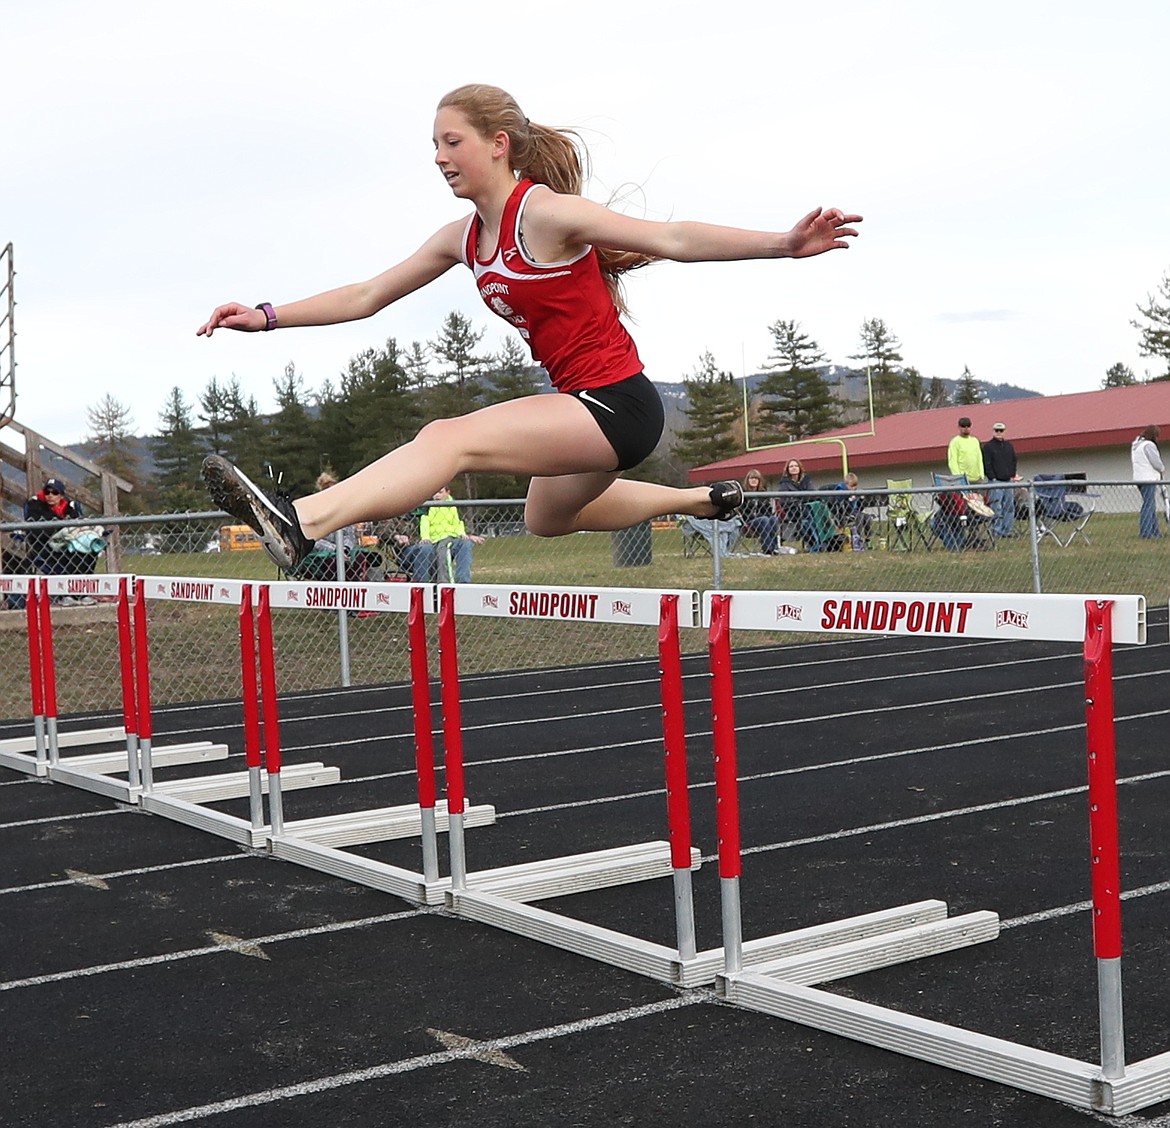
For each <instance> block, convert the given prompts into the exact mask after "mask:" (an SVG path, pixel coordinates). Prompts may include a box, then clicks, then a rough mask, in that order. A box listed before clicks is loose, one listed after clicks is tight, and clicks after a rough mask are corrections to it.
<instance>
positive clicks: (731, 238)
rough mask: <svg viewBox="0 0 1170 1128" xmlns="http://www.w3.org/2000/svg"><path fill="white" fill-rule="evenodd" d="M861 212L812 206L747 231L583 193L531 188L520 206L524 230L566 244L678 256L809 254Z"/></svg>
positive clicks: (841, 240)
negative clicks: (640, 214) (646, 211)
mask: <svg viewBox="0 0 1170 1128" xmlns="http://www.w3.org/2000/svg"><path fill="white" fill-rule="evenodd" d="M860 222H861V216H859V215H847V214H846V213H845V212H843V211H841V210H840V209H839V208H828V209H822V208H817V209H816V210H815V211H811V212H809V213H808V215H806V216H805V217H804V218H803V219H801V220H799V221H798V222H797V223H796V225H795V226H794V227H793V228H792V229H791V230H790V231H783V232H770V231H746V230H743V229H742V228H738V227H717V226H715V225H714V224H711V223H693V222H688V221H682V222H669V223H657V222H654V221H652V220H647V219H636V218H634V217H633V216H628V215H620V214H619V213H618V212H615V211H611V210H610V209H609V208H607V207H603V206H602V205H601V204H597V203H594V202H593V201H592V200H586V199H584V198H583V197H581V196H565V195H559V194H557V193H554V192H539V193H534V194H533V196H532V199H531V201H530V202H529V204H528V206H527V207H526V208H525V211H524V223H525V229H526V231H531V232H532V234H533V235H543V236H544V237H545V238H547V239H550V240H553V241H556V240H559V241H560V242H561V243H562V244H563V245H564V246H566V247H570V246H574V245H580V244H583V243H592V244H593V245H594V246H598V247H607V248H609V249H611V250H620V251H634V252H637V253H640V254H645V255H651V256H653V257H655V258H664V259H673V260H674V261H676V262H717V261H729V260H733V259H759V258H808V257H810V256H811V255H819V254H822V253H824V252H825V251H831V250H837V249H843V248H845V247H848V245H849V244H848V243H847V242H846V239H847V238H851V237H853V236H855V235H856V234H857V231H856V229H855V228H854V227H852V226H851V225H852V224H855V223H860Z"/></svg>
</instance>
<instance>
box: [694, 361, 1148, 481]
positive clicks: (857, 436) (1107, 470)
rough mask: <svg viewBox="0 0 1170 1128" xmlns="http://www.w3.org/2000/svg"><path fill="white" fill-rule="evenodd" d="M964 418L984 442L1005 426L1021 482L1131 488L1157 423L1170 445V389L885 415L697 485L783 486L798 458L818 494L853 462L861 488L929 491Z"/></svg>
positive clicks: (738, 462) (740, 459)
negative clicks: (1139, 455)
mask: <svg viewBox="0 0 1170 1128" xmlns="http://www.w3.org/2000/svg"><path fill="white" fill-rule="evenodd" d="M962 416H967V417H969V418H970V420H971V434H972V435H974V436H975V437H976V438H978V439H979V440H980V441H981V442H983V441H986V440H988V439H990V438H991V433H992V431H991V429H992V427H993V425H994V424H996V423H1003V424H1004V425H1005V427H1006V428H1007V430H1006V434H1005V437H1006V438H1007V439H1008V440H1009V441H1010V442H1011V443H1012V444H1013V445H1014V447H1015V449H1016V455H1017V458H1018V460H1019V473H1020V476H1021V477H1024V478H1030V477H1032V476H1033V475H1035V474H1069V475H1072V474H1076V475H1081V474H1084V475H1085V476H1086V477H1087V478H1088V480H1089V481H1090V482H1094V481H1096V482H1128V481H1131V480H1132V477H1133V472H1132V468H1131V464H1130V453H1129V451H1130V444H1131V443H1132V442H1133V440H1134V437H1135V436H1136V435H1138V434H1139V433H1140V432H1141V431H1142V430H1143V429H1144V428H1145V427H1147V426H1149V425H1150V424H1151V423H1153V424H1155V425H1157V426H1158V427H1160V428H1161V429H1162V432H1163V435H1164V436H1165V440H1170V381H1168V382H1159V383H1153V384H1137V385H1134V386H1132V387H1128V388H1108V389H1105V390H1103V391H1098V392H1078V393H1075V394H1072V395H1065V396H1030V397H1028V398H1026V399H1015V400H1000V401H998V402H997V403H985V404H975V405H974V406H969V407H942V408H936V409H934V410H932V411H909V412H904V413H903V414H901V415H885V416H882V417H881V418H879V419H878V420H877V421H876V424H875V426H874V427H873V431H874V432H875V433H874V434H872V435H870V434H864V433H863V432H866V431H869V430H870V427H869V426H868V424H866V423H861V424H858V425H856V426H853V427H841V428H838V429H837V430H833V431H825V432H823V433H822V434H820V435H818V436H816V440H811V439H806V440H803V441H801V442H799V443H790V444H785V445H783V446H776V447H769V448H766V449H759V450H752V451H748V452H746V453H744V454H739V455H736V456H735V457H734V458H727V459H723V460H722V461H720V462H711V463H708V464H707V465H706V466H696V467H695V468H694V469H692V470H691V471H690V472H689V478H690V480H691V481H692V482H696V483H698V482H715V481H719V480H721V479H729V478H735V479H741V480H742V478H743V477H744V475H745V474H746V473H747V472H748V470H751V469H755V470H759V471H760V472H761V473H762V474H764V476H765V477H767V478H769V479H772V480H773V481H774V480H775V479H776V478H778V477H779V476H780V474H781V473H782V472H783V469H784V466H785V463H786V462H787V461H788V459H790V458H799V459H800V461H801V463H802V464H803V466H804V468H805V470H806V471H807V472H808V473H809V474H811V475H812V476H813V481H814V482H815V483H816V485H817V487H818V488H826V487H829V486H831V485H833V484H834V483H835V482H837V481H839V480H840V479H841V477H842V476H843V473H844V469H843V454H844V456H845V459H847V464H848V468H849V469H850V470H852V471H853V472H854V473H855V474H857V476H858V478H859V479H860V481H861V488H862V489H865V488H870V489H882V488H884V487H885V484H886V481H887V479H894V480H898V479H906V478H910V479H912V480H913V482H914V485H916V486H928V485H930V484H931V478H930V475H931V473H932V472H941V473H946V469H947V444H948V443H949V442H950V441H951V439H952V438H954V436H955V435H956V434H958V430H959V428H958V422H959V419H960V418H961V417H962ZM817 440H819V441H817ZM1165 440H1164V442H1163V446H1164V447H1165V446H1167V442H1166V441H1165ZM1163 457H1164V458H1165V457H1166V456H1165V455H1164V456H1163Z"/></svg>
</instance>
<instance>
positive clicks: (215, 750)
mask: <svg viewBox="0 0 1170 1128" xmlns="http://www.w3.org/2000/svg"><path fill="white" fill-rule="evenodd" d="M132 580H133V577H131V576H125V575H114V574H111V575H87V576H42V577H30V578H29V579H28V589H27V592H26V593H25V598H26V604H25V606H26V614H27V621H28V646H29V681H30V690H31V698H32V705H33V727H34V732H33V736H32V737H17V738H14V739H9V740H5V741H0V766H4V767H10V768H14V769H15V770H17V771H24V772H26V773H28V774H30V775H37V776H40V777H49V778H51V779H52V780H53V781H54V782H58V783H68V784H71V785H73V786H77V787H81V788H83V789H85V790H89V791H96V792H99V793H100V794H104V795H108V796H110V797H111V798H114V799H118V800H121V801H124V802H128V803H134V802H135V801H136V798H137V790H138V789H137V785H138V778H137V743H136V736H135V733H134V725H133V721H132V718H131V714H130V713H128V712H127V710H126V708H125V697H124V698H123V724H122V725H121V726H109V727H101V728H92V729H78V730H71V731H68V732H62V731H61V730H60V729H59V728H58V700H57V676H56V658H55V652H54V643H53V621H52V598H53V597H54V596H62V595H85V596H92V597H95V598H103V599H109V598H114V599H115V600H116V601H117V604H118V608H117V619H118V625H119V634H118V650H119V663H120V666H121V668H122V671H123V674H124V673H125V670H126V663H127V656H128V647H127V638H126V635H125V632H124V631H123V622H124V619H125V612H126V585H127V583H129V582H132ZM123 684H125V681H124V679H123ZM119 742H125V751H119V752H83V753H76V754H73V755H69V756H62V755H61V749H63V748H80V747H92V746H94V745H102V744H112V743H119ZM226 755H227V748H226V746H223V745H219V746H216V745H213V744H212V743H211V742H210V741H195V742H190V743H185V744H180V745H172V746H170V747H168V748H166V749H162V750H160V757H161V760H162V761H163V762H164V763H167V764H184V763H198V762H201V761H204V760H209V759H222V758H223V757H225V756H226ZM119 772H126V773H127V774H128V777H129V778H128V781H122V780H118V779H115V778H113V776H114V775H115V774H116V773H119Z"/></svg>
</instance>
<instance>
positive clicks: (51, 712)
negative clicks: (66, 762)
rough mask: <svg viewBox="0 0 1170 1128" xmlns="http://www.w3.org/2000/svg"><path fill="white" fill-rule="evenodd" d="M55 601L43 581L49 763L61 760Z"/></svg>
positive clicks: (42, 659)
mask: <svg viewBox="0 0 1170 1128" xmlns="http://www.w3.org/2000/svg"><path fill="white" fill-rule="evenodd" d="M52 610H53V601H52V600H51V599H50V598H49V581H48V580H41V591H40V613H41V671H42V674H41V677H42V679H43V684H44V688H45V736H46V738H47V739H48V742H49V763H50V764H52V765H54V766H55V765H56V764H57V763H58V761H59V760H60V758H61V749H60V747H59V745H58V743H57V664H56V660H55V658H54V656H53V615H52Z"/></svg>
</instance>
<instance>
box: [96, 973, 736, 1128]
mask: <svg viewBox="0 0 1170 1128" xmlns="http://www.w3.org/2000/svg"><path fill="white" fill-rule="evenodd" d="M714 1001H715V1000H714V997H713V996H711V995H710V994H709V993H699V992H697V991H696V992H692V993H690V994H687V995H676V996H674V997H673V998H670V999H663V1000H662V1001H661V1002H657V1003H646V1004H645V1005H643V1006H639V1007H627V1008H626V1009H625V1010H620V1011H610V1012H609V1013H607V1014H599V1015H596V1016H594V1017H593V1018H582V1019H578V1020H577V1021H576V1022H563V1023H560V1024H558V1025H556V1026H546V1027H544V1028H543V1029H541V1030H527V1031H525V1032H524V1033H522V1034H508V1035H505V1036H504V1037H502V1038H490V1039H486V1040H485V1041H482V1042H475V1043H474V1044H473V1045H471V1046H467V1047H463V1048H457V1049H449V1050H442V1051H440V1052H438V1053H433V1054H422V1055H420V1056H418V1057H412V1058H402V1059H400V1060H399V1061H390V1062H385V1063H383V1064H382V1065H374V1066H370V1067H368V1068H366V1069H354V1070H351V1071H349V1072H347V1073H335V1074H333V1075H332V1076H329V1077H318V1078H315V1079H314V1080H312V1081H302V1082H301V1083H299V1084H297V1085H284V1086H282V1087H281V1088H279V1089H265V1090H262V1091H260V1092H257V1093H246V1094H244V1095H242V1096H239V1097H232V1098H230V1099H229V1100H226V1101H216V1102H214V1103H213V1104H206V1105H198V1106H196V1107H194V1108H184V1109H176V1110H175V1111H174V1112H164V1113H160V1114H159V1115H157V1116H147V1117H144V1118H143V1119H141V1120H123V1121H120V1122H119V1123H118V1124H113V1125H110V1128H168V1126H169V1125H171V1124H184V1123H188V1122H190V1121H192V1120H201V1119H203V1118H204V1117H207V1116H215V1115H217V1114H219V1113H225V1112H237V1111H238V1110H240V1109H244V1108H257V1107H259V1106H260V1105H269V1104H275V1103H276V1102H277V1101H286V1100H292V1099H294V1098H296V1097H304V1096H309V1095H310V1094H313V1093H327V1092H330V1091H331V1090H333V1089H341V1088H344V1087H345V1086H346V1085H360V1084H363V1083H364V1082H367V1081H379V1080H381V1079H383V1078H385V1077H394V1076H397V1075H399V1074H403V1073H411V1072H413V1071H415V1070H418V1069H430V1068H432V1067H433V1066H436V1065H448V1064H449V1063H451V1062H456V1061H474V1060H476V1059H478V1058H481V1057H482V1056H483V1055H484V1054H486V1053H497V1054H505V1053H507V1052H508V1051H509V1050H515V1049H516V1048H517V1047H520V1046H528V1045H532V1044H533V1043H536V1042H548V1041H551V1040H553V1039H554V1038H565V1037H568V1036H569V1035H572V1034H584V1033H586V1032H587V1031H590V1030H597V1029H600V1028H602V1027H605V1026H616V1025H618V1024H619V1023H623V1022H632V1021H635V1020H637V1019H640V1018H648V1017H650V1016H651V1015H657V1014H665V1013H666V1012H667V1011H673V1010H681V1009H682V1008H683V1007H692V1006H695V1005H697V1004H708V1003H712V1002H714Z"/></svg>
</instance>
